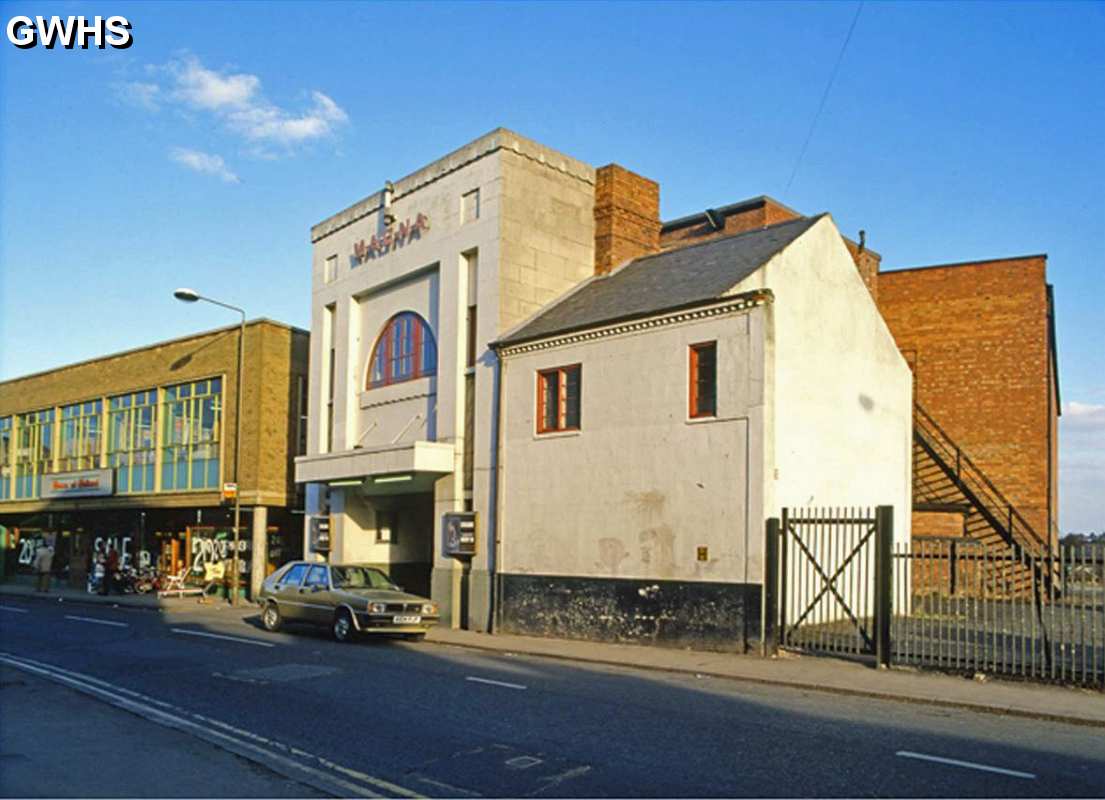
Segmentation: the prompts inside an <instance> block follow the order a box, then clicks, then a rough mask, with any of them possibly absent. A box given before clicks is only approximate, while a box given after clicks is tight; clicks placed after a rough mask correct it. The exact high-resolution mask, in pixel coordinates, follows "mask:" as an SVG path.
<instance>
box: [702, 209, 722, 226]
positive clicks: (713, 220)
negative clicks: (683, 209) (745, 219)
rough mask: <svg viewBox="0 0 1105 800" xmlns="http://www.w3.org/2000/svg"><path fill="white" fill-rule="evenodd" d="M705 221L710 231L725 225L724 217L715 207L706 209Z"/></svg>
mask: <svg viewBox="0 0 1105 800" xmlns="http://www.w3.org/2000/svg"><path fill="white" fill-rule="evenodd" d="M706 222H707V223H708V224H709V225H710V230H712V231H720V230H721V229H722V228H724V227H725V217H723V216H722V215H721V212H720V211H718V210H717V209H716V208H707V209H706Z"/></svg>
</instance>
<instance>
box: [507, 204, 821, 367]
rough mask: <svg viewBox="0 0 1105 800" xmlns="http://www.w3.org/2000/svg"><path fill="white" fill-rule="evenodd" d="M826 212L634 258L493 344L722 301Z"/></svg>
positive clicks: (586, 284) (531, 338) (514, 342)
mask: <svg viewBox="0 0 1105 800" xmlns="http://www.w3.org/2000/svg"><path fill="white" fill-rule="evenodd" d="M823 216H825V215H824V214H821V215H818V216H816V217H801V218H799V219H795V220H789V221H787V222H781V223H779V224H777V225H771V226H768V227H766V228H758V229H756V230H754V231H746V232H745V233H738V234H736V235H734V236H726V237H724V238H720V239H712V240H710V241H708V242H703V243H701V244H695V245H690V246H688V247H681V248H678V249H676V250H669V251H667V252H664V253H657V254H655V255H648V256H643V257H641V258H638V259H635V260H633V261H631V262H629V263H628V264H627V265H625V266H624V267H622V268H621V269H618V270H617V271H615V272H612V273H610V274H609V275H603V276H600V277H596V278H592V279H590V280H589V281H588V282H587V283H585V284H583V285H582V286H580V287H579V288H578V289H577V290H576V291H574V292H573V293H571V294H569V295H568V296H567V297H565V298H564V299H563V300H561V301H559V302H558V303H556V304H555V305H553V306H550V307H549V308H546V309H545V310H544V311H542V312H540V313H538V315H537V316H536V317H534V318H533V319H531V320H530V321H529V322H527V323H525V324H524V325H522V327H520V328H518V329H516V330H514V331H511V332H510V333H508V334H507V335H506V336H504V337H503V338H501V339H499V340H498V341H496V342H494V343H493V346H495V347H502V346H506V345H511V344H518V343H520V342H525V341H530V340H533V339H541V338H544V337H546V336H552V335H554V334H560V333H567V332H569V331H576V330H581V329H583V328H590V327H593V326H595V325H599V324H602V323H609V322H615V321H618V320H624V319H632V318H635V317H643V316H649V315H651V314H655V313H659V312H661V311H666V310H668V309H674V308H682V307H684V306H689V305H694V304H696V303H704V302H708V301H710V300H715V299H718V298H720V297H722V296H723V295H724V294H725V292H727V291H728V290H729V289H731V288H732V287H733V286H734V285H736V284H737V283H740V282H741V281H742V280H744V279H745V278H747V277H748V276H749V275H751V274H752V273H754V272H755V271H756V270H757V269H759V268H760V267H762V266H763V265H764V264H766V263H767V262H768V261H769V260H770V259H771V257H772V256H774V255H775V254H776V253H778V252H779V251H780V250H782V249H783V248H784V247H786V246H787V245H788V244H790V243H791V242H793V241H794V240H795V239H797V238H798V237H799V236H801V235H802V234H803V233H805V232H806V231H807V230H809V229H810V227H812V226H813V224H814V223H815V222H817V221H818V220H819V219H821V217H823Z"/></svg>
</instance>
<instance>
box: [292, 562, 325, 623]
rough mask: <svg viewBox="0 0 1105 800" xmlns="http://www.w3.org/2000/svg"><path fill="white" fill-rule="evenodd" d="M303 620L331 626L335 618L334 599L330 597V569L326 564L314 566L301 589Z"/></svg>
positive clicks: (308, 571) (309, 570)
mask: <svg viewBox="0 0 1105 800" xmlns="http://www.w3.org/2000/svg"><path fill="white" fill-rule="evenodd" d="M299 596H300V600H301V601H302V603H303V605H302V611H303V619H304V621H305V622H313V623H315V624H316V625H329V624H330V620H331V619H332V618H333V616H334V609H333V605H332V604H333V599H332V598H331V596H330V568H329V567H327V566H326V565H324V564H312V565H311V567H310V569H308V570H307V577H306V578H304V580H303V585H302V586H301V587H300V588H299Z"/></svg>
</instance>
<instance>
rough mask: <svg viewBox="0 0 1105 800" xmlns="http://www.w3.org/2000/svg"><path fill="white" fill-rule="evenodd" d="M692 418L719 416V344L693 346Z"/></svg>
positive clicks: (691, 380)
mask: <svg viewBox="0 0 1105 800" xmlns="http://www.w3.org/2000/svg"><path fill="white" fill-rule="evenodd" d="M690 391H691V402H690V411H691V416H692V417H716V416H717V342H703V343H702V344H692V345H691V375H690Z"/></svg>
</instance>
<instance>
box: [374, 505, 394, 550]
mask: <svg viewBox="0 0 1105 800" xmlns="http://www.w3.org/2000/svg"><path fill="white" fill-rule="evenodd" d="M376 543H377V544H398V543H399V515H398V514H396V513H395V512H394V511H377V512H376Z"/></svg>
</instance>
